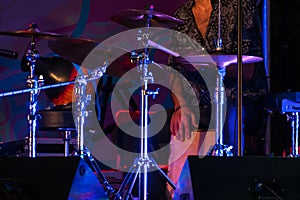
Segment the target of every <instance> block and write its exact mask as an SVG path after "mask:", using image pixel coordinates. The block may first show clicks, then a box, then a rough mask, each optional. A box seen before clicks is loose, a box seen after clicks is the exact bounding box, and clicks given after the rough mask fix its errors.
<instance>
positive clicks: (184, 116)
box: [170, 106, 198, 141]
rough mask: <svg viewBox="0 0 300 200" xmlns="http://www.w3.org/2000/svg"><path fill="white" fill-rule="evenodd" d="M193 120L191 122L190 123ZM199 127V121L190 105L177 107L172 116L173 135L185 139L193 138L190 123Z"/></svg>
mask: <svg viewBox="0 0 300 200" xmlns="http://www.w3.org/2000/svg"><path fill="white" fill-rule="evenodd" d="M190 122H191V123H190ZM191 124H192V125H193V126H194V128H197V126H198V123H197V122H196V118H195V115H194V113H193V112H192V111H191V110H190V108H189V107H187V106H184V107H181V108H180V109H176V110H175V111H174V113H173V115H172V117H171V123H170V131H171V134H172V135H176V139H178V140H181V141H184V140H185V139H190V138H191V128H190V125H191Z"/></svg>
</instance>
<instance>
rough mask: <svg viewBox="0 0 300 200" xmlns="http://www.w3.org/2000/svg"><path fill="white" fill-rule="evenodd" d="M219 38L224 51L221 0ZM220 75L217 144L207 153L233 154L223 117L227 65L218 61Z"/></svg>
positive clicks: (217, 100)
mask: <svg viewBox="0 0 300 200" xmlns="http://www.w3.org/2000/svg"><path fill="white" fill-rule="evenodd" d="M218 12H219V13H218V38H217V41H216V48H215V49H216V51H217V52H220V51H223V44H222V37H221V0H219V1H218ZM217 67H218V77H217V85H216V88H215V95H214V101H215V104H216V112H215V118H216V144H215V145H214V146H212V147H210V149H209V151H208V153H207V155H209V156H233V153H232V151H231V150H232V148H233V146H228V145H225V144H223V122H224V121H223V119H224V103H225V87H224V83H223V81H224V77H225V75H226V66H225V65H224V64H219V63H217Z"/></svg>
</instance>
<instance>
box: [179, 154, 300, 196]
mask: <svg viewBox="0 0 300 200" xmlns="http://www.w3.org/2000/svg"><path fill="white" fill-rule="evenodd" d="M299 186H300V159H299V158H283V157H280V158H279V157H227V158H226V157H203V158H200V157H198V156H189V157H188V158H187V160H186V162H185V165H184V167H183V170H182V172H181V174H180V177H179V180H178V183H177V188H176V190H175V193H174V199H176V200H202V199H205V200H208V199H209V200H220V199H230V200H241V199H243V200H247V199H251V200H254V199H274V200H275V199H277V200H283V199H285V200H289V199H300V189H299Z"/></svg>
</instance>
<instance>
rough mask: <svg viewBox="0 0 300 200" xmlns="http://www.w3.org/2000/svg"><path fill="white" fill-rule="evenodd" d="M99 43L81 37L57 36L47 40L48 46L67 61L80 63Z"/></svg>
mask: <svg viewBox="0 0 300 200" xmlns="http://www.w3.org/2000/svg"><path fill="white" fill-rule="evenodd" d="M98 44H99V43H98V42H96V41H94V40H90V39H83V38H59V39H57V40H50V41H49V42H48V46H49V48H50V49H51V50H52V51H53V52H54V53H56V54H58V55H60V56H62V57H63V58H65V59H66V60H68V61H71V62H73V63H75V64H77V65H81V64H82V62H83V61H84V59H85V58H86V56H87V55H88V54H89V53H90V52H91V51H92V50H93V49H94V48H95V47H96V46H97V45H98Z"/></svg>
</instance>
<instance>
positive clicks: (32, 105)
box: [26, 37, 44, 158]
mask: <svg viewBox="0 0 300 200" xmlns="http://www.w3.org/2000/svg"><path fill="white" fill-rule="evenodd" d="M38 58H39V53H38V51H37V50H36V49H35V40H34V37H32V40H31V42H30V49H28V50H27V52H26V59H27V61H28V62H29V66H30V74H29V76H28V77H27V81H26V82H27V85H28V86H29V88H30V89H31V91H30V97H29V98H30V99H29V114H28V115H27V120H28V126H29V152H28V153H29V157H32V158H35V157H36V125H37V124H36V120H37V115H36V107H37V103H38V95H39V92H40V90H39V89H38V87H41V86H42V85H43V84H44V80H43V77H42V76H40V77H36V75H35V74H34V70H35V63H36V60H37V59H38Z"/></svg>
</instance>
